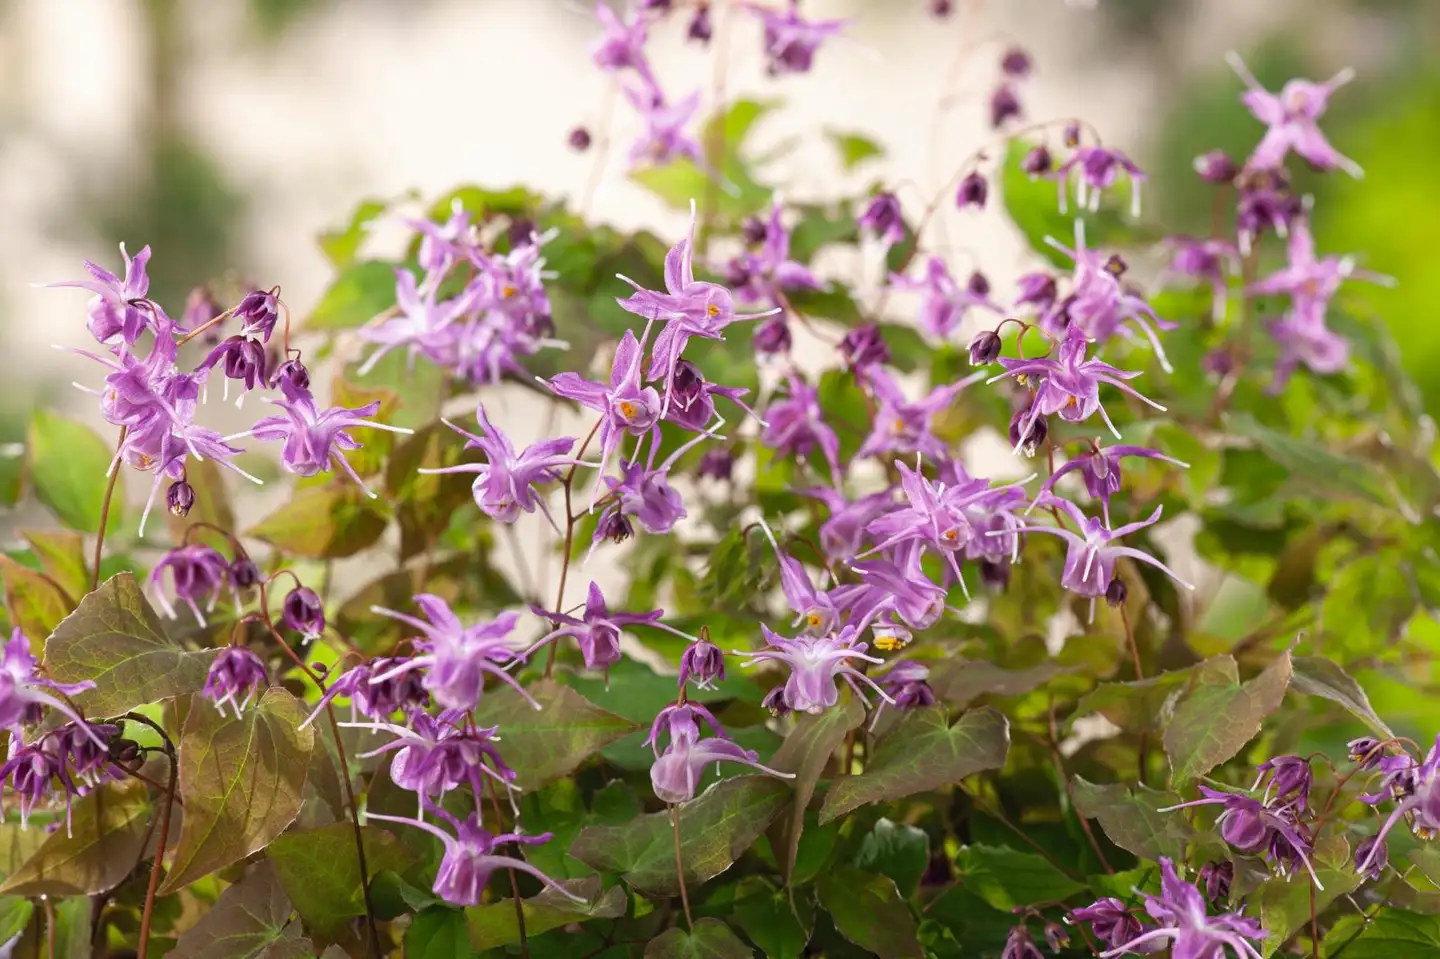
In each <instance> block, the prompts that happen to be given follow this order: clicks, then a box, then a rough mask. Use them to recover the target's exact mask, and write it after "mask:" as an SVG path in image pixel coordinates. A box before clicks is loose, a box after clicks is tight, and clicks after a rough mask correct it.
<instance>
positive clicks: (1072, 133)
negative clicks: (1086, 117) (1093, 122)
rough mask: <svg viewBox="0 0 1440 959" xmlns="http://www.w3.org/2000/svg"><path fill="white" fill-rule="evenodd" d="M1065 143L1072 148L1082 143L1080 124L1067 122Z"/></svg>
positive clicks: (1063, 137) (1064, 136)
mask: <svg viewBox="0 0 1440 959" xmlns="http://www.w3.org/2000/svg"><path fill="white" fill-rule="evenodd" d="M1062 139H1063V140H1064V141H1065V145H1066V146H1067V147H1070V148H1071V149H1072V150H1073V149H1074V148H1075V147H1078V146H1079V145H1080V124H1078V123H1075V122H1071V123H1067V124H1065V133H1064V135H1063V136H1062Z"/></svg>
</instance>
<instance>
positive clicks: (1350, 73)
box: [1225, 51, 1363, 177]
mask: <svg viewBox="0 0 1440 959" xmlns="http://www.w3.org/2000/svg"><path fill="white" fill-rule="evenodd" d="M1225 59H1226V62H1228V63H1229V64H1230V66H1231V68H1232V69H1233V70H1234V71H1235V72H1236V74H1238V75H1239V77H1240V79H1241V80H1242V81H1244V83H1245V87H1246V90H1245V92H1244V93H1242V94H1241V95H1240V100H1241V102H1242V103H1244V104H1245V106H1246V108H1247V109H1249V111H1250V113H1251V114H1252V115H1253V116H1254V117H1255V119H1257V120H1259V121H1260V122H1261V123H1263V124H1265V126H1266V128H1267V129H1266V130H1265V136H1264V137H1262V138H1261V140H1260V143H1259V145H1258V146H1256V147H1255V152H1254V153H1252V154H1250V159H1249V160H1248V161H1247V164H1248V165H1249V166H1251V167H1255V168H1257V169H1273V168H1275V167H1279V166H1280V165H1281V164H1283V163H1284V162H1285V157H1286V156H1287V155H1288V154H1289V153H1291V152H1292V151H1293V152H1294V153H1295V154H1296V155H1297V156H1299V157H1300V158H1301V159H1302V160H1304V161H1305V162H1306V163H1309V164H1310V165H1311V166H1313V167H1315V168H1316V169H1318V170H1337V169H1338V170H1344V171H1345V172H1346V173H1348V174H1350V175H1351V176H1353V177H1359V176H1361V175H1362V172H1363V171H1362V170H1361V169H1360V166H1359V164H1357V163H1356V162H1355V161H1354V160H1351V159H1350V158H1349V157H1346V156H1343V155H1341V153H1340V152H1339V151H1338V150H1336V149H1335V148H1334V147H1333V146H1331V145H1330V141H1329V140H1326V139H1325V134H1323V133H1321V132H1320V124H1319V120H1320V118H1321V117H1322V116H1324V114H1325V110H1326V108H1327V107H1329V105H1330V95H1331V94H1333V93H1334V92H1335V91H1336V90H1337V89H1339V88H1340V87H1342V86H1344V85H1345V84H1347V83H1349V82H1350V81H1351V80H1352V79H1354V77H1355V71H1354V70H1352V69H1350V68H1349V67H1347V68H1345V69H1344V70H1341V71H1340V72H1339V73H1337V74H1335V75H1334V76H1333V77H1331V78H1330V79H1329V80H1326V81H1325V82H1324V83H1315V82H1313V81H1311V80H1300V79H1295V80H1291V81H1290V82H1288V83H1286V84H1285V86H1284V87H1282V88H1281V90H1280V92H1279V93H1278V94H1275V93H1271V92H1270V91H1269V90H1266V89H1265V88H1264V87H1263V86H1261V85H1260V81H1259V80H1256V79H1255V76H1254V74H1252V73H1251V72H1250V69H1249V68H1248V67H1246V66H1245V61H1244V60H1241V59H1240V55H1239V54H1237V53H1234V52H1233V51H1232V52H1230V53H1227V54H1226V55H1225Z"/></svg>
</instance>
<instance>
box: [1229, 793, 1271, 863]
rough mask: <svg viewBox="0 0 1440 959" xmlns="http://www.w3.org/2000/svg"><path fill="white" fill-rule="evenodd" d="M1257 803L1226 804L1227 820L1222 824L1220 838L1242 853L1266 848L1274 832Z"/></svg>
mask: <svg viewBox="0 0 1440 959" xmlns="http://www.w3.org/2000/svg"><path fill="white" fill-rule="evenodd" d="M1260 809H1261V807H1260V804H1259V803H1257V802H1246V803H1235V804H1234V805H1231V804H1230V803H1228V802H1227V803H1226V806H1225V819H1224V822H1222V823H1221V824H1220V838H1221V839H1224V840H1225V842H1226V843H1227V844H1228V845H1230V846H1231V847H1232V848H1234V849H1237V850H1239V851H1240V852H1255V851H1256V850H1259V849H1263V848H1265V846H1266V844H1268V843H1269V842H1270V839H1271V838H1272V834H1273V832H1274V830H1272V829H1271V828H1270V826H1269V825H1268V824H1267V823H1266V822H1265V819H1264V816H1263V815H1262V814H1261V812H1260Z"/></svg>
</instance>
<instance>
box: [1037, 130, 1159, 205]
mask: <svg viewBox="0 0 1440 959" xmlns="http://www.w3.org/2000/svg"><path fill="white" fill-rule="evenodd" d="M1072 170H1078V171H1079V176H1077V177H1076V178H1075V202H1076V203H1077V204H1078V205H1079V207H1080V209H1082V210H1084V209H1089V210H1090V211H1091V212H1092V213H1093V212H1095V211H1096V210H1099V209H1100V198H1101V196H1103V195H1104V193H1105V191H1106V190H1108V189H1110V188H1111V187H1112V186H1114V185H1115V182H1116V181H1117V180H1118V179H1119V178H1120V174H1121V173H1124V174H1126V175H1127V176H1129V178H1130V215H1131V216H1139V215H1140V184H1141V183H1142V182H1144V180H1145V174H1144V173H1143V172H1141V170H1140V168H1139V167H1138V166H1136V165H1135V164H1134V163H1133V162H1132V161H1131V160H1130V158H1129V157H1127V156H1126V155H1125V154H1124V153H1121V152H1120V151H1119V150H1110V149H1106V148H1105V147H1101V146H1080V147H1076V148H1075V150H1074V152H1072V153H1071V154H1070V158H1069V159H1067V160H1066V161H1065V162H1064V163H1062V164H1060V169H1058V170H1056V171H1055V174H1056V176H1057V177H1058V178H1059V182H1060V212H1061V213H1064V212H1065V207H1066V196H1065V194H1066V189H1065V187H1066V184H1068V183H1069V182H1070V173H1071V171H1072Z"/></svg>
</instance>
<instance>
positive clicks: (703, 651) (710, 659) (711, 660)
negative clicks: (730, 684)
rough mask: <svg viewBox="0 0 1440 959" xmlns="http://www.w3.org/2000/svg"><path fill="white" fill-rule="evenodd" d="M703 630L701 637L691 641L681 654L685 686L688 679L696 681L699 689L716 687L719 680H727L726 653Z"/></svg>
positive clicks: (680, 681) (681, 682)
mask: <svg viewBox="0 0 1440 959" xmlns="http://www.w3.org/2000/svg"><path fill="white" fill-rule="evenodd" d="M707 635H708V634H706V633H705V632H704V631H703V630H702V631H701V637H700V639H698V640H696V641H695V642H693V643H691V644H690V646H689V647H688V648H687V649H686V650H685V652H684V653H683V654H681V656H680V680H679V684H680V686H681V687H682V688H683V687H684V685H685V683H686V681H687V680H689V681H691V682H694V683H695V686H696V687H697V688H699V689H714V688H715V684H716V683H717V682H724V680H725V654H724V653H723V652H721V651H720V647H719V646H716V645H715V644H714V643H712V642H710V640H709V639H707V638H706V636H707Z"/></svg>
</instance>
